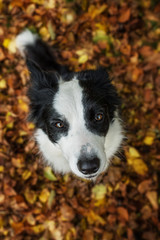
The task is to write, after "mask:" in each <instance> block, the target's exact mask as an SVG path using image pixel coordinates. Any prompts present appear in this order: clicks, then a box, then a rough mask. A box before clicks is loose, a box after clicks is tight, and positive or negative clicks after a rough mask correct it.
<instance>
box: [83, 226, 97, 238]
mask: <svg viewBox="0 0 160 240" xmlns="http://www.w3.org/2000/svg"><path fill="white" fill-rule="evenodd" d="M83 240H94V234H93V231H92V230H91V229H86V230H85V231H84V234H83Z"/></svg>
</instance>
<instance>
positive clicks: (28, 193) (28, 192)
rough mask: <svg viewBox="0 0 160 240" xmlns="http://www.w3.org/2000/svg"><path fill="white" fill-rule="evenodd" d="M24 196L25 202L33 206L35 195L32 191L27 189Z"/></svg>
mask: <svg viewBox="0 0 160 240" xmlns="http://www.w3.org/2000/svg"><path fill="white" fill-rule="evenodd" d="M24 196H25V198H26V200H27V202H29V203H30V204H34V203H35V201H36V200H37V195H36V193H35V192H34V191H32V190H30V189H29V188H27V189H26V190H25V192H24Z"/></svg>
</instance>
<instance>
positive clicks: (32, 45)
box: [15, 30, 66, 73]
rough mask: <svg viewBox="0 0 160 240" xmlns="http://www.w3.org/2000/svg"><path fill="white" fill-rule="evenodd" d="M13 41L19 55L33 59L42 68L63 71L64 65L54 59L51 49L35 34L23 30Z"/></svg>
mask: <svg viewBox="0 0 160 240" xmlns="http://www.w3.org/2000/svg"><path fill="white" fill-rule="evenodd" d="M15 42H16V46H17V48H18V50H19V51H20V53H21V55H22V56H23V57H25V58H26V59H29V60H31V61H34V62H35V63H36V64H37V65H39V67H40V68H41V69H42V70H45V71H57V72H58V73H63V72H65V69H66V67H63V66H62V65H61V64H59V63H57V61H56V60H55V56H54V53H53V49H52V48H51V47H50V46H49V45H47V44H46V43H45V42H43V41H42V40H41V39H40V38H39V37H38V35H37V34H33V33H32V32H30V31H29V30H25V31H24V32H22V33H20V34H19V35H18V36H17V37H16V40H15Z"/></svg>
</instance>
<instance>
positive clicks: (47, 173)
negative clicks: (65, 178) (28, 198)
mask: <svg viewBox="0 0 160 240" xmlns="http://www.w3.org/2000/svg"><path fill="white" fill-rule="evenodd" d="M44 176H45V177H46V178H47V179H49V180H50V181H57V178H56V176H55V175H54V174H53V172H52V169H51V167H45V168H44Z"/></svg>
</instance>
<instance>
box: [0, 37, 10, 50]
mask: <svg viewBox="0 0 160 240" xmlns="http://www.w3.org/2000/svg"><path fill="white" fill-rule="evenodd" d="M10 42H11V40H10V39H9V38H5V39H4V41H3V44H2V45H3V47H5V48H7V49H8V46H9V44H10Z"/></svg>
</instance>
